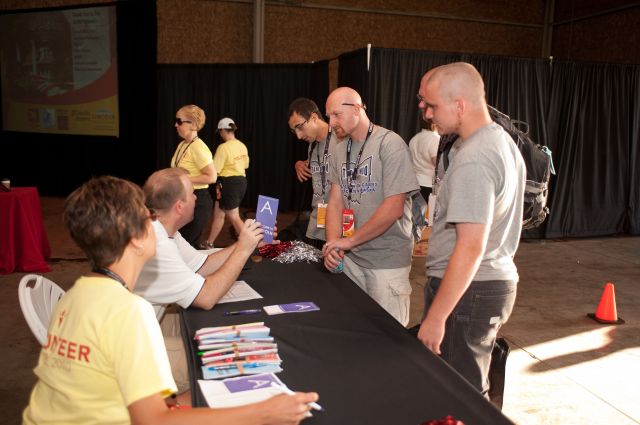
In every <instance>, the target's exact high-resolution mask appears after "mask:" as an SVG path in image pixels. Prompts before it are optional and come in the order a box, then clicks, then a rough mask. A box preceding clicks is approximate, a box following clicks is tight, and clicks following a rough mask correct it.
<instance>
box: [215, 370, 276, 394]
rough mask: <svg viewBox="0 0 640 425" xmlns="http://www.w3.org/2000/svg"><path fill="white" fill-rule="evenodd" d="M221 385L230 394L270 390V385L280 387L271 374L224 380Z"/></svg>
mask: <svg viewBox="0 0 640 425" xmlns="http://www.w3.org/2000/svg"><path fill="white" fill-rule="evenodd" d="M222 383H223V384H224V385H225V387H227V389H228V390H229V392H230V393H237V392H240V391H250V390H259V389H262V388H270V387H271V384H272V383H276V384H279V385H282V381H280V380H279V379H278V377H277V376H275V375H274V374H273V373H263V374H261V375H252V376H243V377H242V378H231V379H225V380H224V381H222Z"/></svg>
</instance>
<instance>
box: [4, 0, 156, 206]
mask: <svg viewBox="0 0 640 425" xmlns="http://www.w3.org/2000/svg"><path fill="white" fill-rule="evenodd" d="M147 3H148V2H117V3H116V16H117V29H118V35H117V37H118V41H117V43H118V90H119V112H120V137H118V138H116V137H96V136H75V135H74V136H67V135H59V134H40V133H20V132H7V131H3V132H1V133H0V152H1V153H0V176H2V177H9V178H10V179H11V184H12V185H13V186H36V187H37V188H38V190H39V192H40V194H41V195H52V196H67V195H68V194H69V193H70V192H71V191H72V190H74V189H75V188H77V187H78V186H79V185H81V184H82V183H83V182H85V181H86V180H88V179H89V178H91V176H99V175H105V174H110V175H115V176H118V177H122V178H126V179H130V180H132V181H134V182H136V183H142V182H144V179H145V178H146V177H147V176H148V175H149V173H150V172H151V171H152V170H153V169H154V168H155V157H156V143H155V129H156V128H155V107H156V84H155V68H156V6H155V2H150V3H149V4H147Z"/></svg>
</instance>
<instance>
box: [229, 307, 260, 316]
mask: <svg viewBox="0 0 640 425" xmlns="http://www.w3.org/2000/svg"><path fill="white" fill-rule="evenodd" d="M261 312H262V310H261V309H259V308H252V309H249V310H236V311H225V312H224V315H225V316H237V315H240V314H257V313H261Z"/></svg>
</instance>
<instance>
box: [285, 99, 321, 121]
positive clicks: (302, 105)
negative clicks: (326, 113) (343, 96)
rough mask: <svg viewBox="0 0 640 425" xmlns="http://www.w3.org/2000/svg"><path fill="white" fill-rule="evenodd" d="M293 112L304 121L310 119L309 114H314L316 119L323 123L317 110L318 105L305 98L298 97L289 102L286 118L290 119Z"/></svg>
mask: <svg viewBox="0 0 640 425" xmlns="http://www.w3.org/2000/svg"><path fill="white" fill-rule="evenodd" d="M294 112H295V113H296V114H298V115H300V116H301V117H302V118H304V119H305V120H308V119H309V118H311V114H313V113H315V114H316V115H317V116H318V118H320V119H321V120H322V121H324V119H323V118H322V114H321V113H320V110H319V109H318V105H316V103H315V102H314V101H313V100H311V99H307V98H306V97H299V98H297V99H295V100H294V101H293V102H291V104H290V105H289V115H287V116H288V117H291V115H293V113H294Z"/></svg>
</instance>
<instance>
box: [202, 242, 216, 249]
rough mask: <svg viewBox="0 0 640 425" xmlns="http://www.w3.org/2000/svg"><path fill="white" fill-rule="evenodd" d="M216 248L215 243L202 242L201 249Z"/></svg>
mask: <svg viewBox="0 0 640 425" xmlns="http://www.w3.org/2000/svg"><path fill="white" fill-rule="evenodd" d="M212 248H215V246H214V245H213V242H200V249H212Z"/></svg>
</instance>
